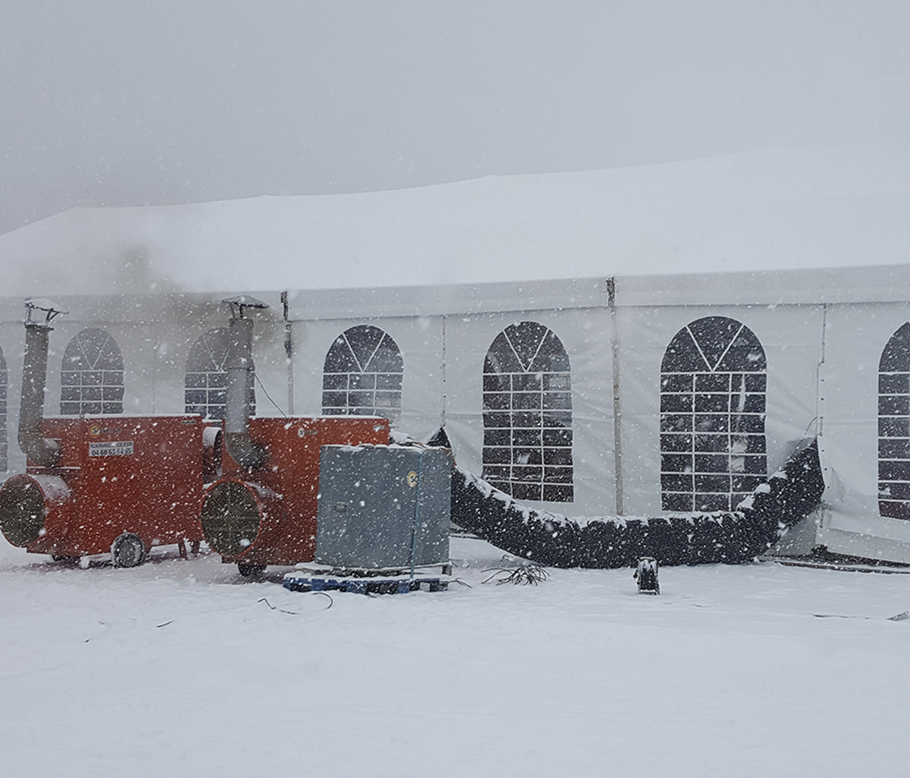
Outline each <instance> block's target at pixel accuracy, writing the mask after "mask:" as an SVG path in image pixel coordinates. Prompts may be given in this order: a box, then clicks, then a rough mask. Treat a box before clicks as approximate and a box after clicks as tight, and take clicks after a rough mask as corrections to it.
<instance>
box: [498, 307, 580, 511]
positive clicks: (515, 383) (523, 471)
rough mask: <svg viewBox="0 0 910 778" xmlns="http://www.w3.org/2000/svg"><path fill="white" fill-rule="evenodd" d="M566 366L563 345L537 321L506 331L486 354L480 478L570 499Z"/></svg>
mask: <svg viewBox="0 0 910 778" xmlns="http://www.w3.org/2000/svg"><path fill="white" fill-rule="evenodd" d="M545 344H546V349H547V351H546V353H545V354H544V353H543V352H544V350H545ZM535 368H536V369H535ZM567 368H568V357H567V355H566V354H565V350H564V349H563V347H562V344H561V343H560V342H559V340H558V339H557V338H556V336H555V335H553V333H552V332H551V331H550V330H548V329H547V328H546V327H542V326H541V325H539V324H536V323H534V322H522V323H521V324H518V325H513V326H511V327H509V328H507V329H506V330H505V331H504V332H502V333H500V335H499V336H498V337H497V338H496V340H494V342H493V345H492V346H491V347H490V350H489V352H488V353H487V359H486V362H485V365H484V376H483V394H482V397H483V422H484V445H483V478H484V479H485V480H486V481H487V482H489V483H491V484H492V485H493V486H495V487H497V488H498V489H501V490H502V491H504V492H506V493H507V494H510V495H511V496H512V497H514V498H516V499H520V500H536V501H552V502H571V501H572V500H573V499H574V485H573V484H574V468H573V462H572V394H571V374H570V372H569V371H568V369H567Z"/></svg>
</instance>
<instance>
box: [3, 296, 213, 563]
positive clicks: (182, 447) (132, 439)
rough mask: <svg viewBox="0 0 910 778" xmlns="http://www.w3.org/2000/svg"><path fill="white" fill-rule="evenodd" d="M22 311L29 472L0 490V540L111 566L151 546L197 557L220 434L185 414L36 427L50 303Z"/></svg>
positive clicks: (23, 437)
mask: <svg viewBox="0 0 910 778" xmlns="http://www.w3.org/2000/svg"><path fill="white" fill-rule="evenodd" d="M26 306H27V316H26V322H25V330H26V350H25V365H24V368H23V377H22V404H21V407H20V417H19V445H20V446H21V448H22V450H23V451H24V452H25V454H26V456H27V457H28V465H27V468H26V473H25V474H21V475H16V476H13V477H11V478H10V479H8V480H7V481H6V483H4V484H3V487H2V488H0V530H2V532H3V535H4V536H5V537H6V539H7V540H8V541H9V542H10V543H12V544H13V545H16V546H21V547H23V548H25V549H26V550H27V551H29V552H32V553H37V554H51V555H53V556H54V557H56V558H58V559H59V558H71V557H81V556H87V555H93V554H102V553H107V552H110V553H111V555H112V557H113V562H114V564H115V565H116V566H120V567H133V566H135V565H138V564H141V563H142V561H143V560H144V559H145V556H146V554H147V552H148V550H149V548H150V547H151V546H155V545H166V544H172V543H176V544H178V545H179V547H180V549H181V554H183V553H185V548H186V544H187V543H190V544H192V545H194V546H195V547H196V548H198V543H199V541H200V540H202V537H203V536H202V527H201V524H200V522H199V504H200V501H201V499H202V487H203V483H204V480H212V479H213V478H214V477H215V476H216V474H215V473H214V472H211V470H212V465H213V463H215V462H217V460H218V456H217V453H218V452H217V448H218V447H219V446H220V440H219V435H218V434H217V433H215V434H213V433H212V431H211V429H208V430H207V428H206V427H205V425H204V424H203V422H202V419H201V418H200V417H199V416H191V415H185V416H121V415H116V416H113V415H111V416H96V417H79V418H49V419H45V418H44V417H43V411H44V389H45V382H46V376H47V350H48V337H49V333H50V331H51V329H52V328H51V326H50V322H51V320H52V319H53V318H54V316H56V315H57V314H58V313H60V311H58V310H56V309H55V307H54V306H53V304H52V303H50V302H49V301H30V302H28V303H26ZM36 311H43V312H44V313H45V314H46V316H45V320H44V321H43V322H41V321H33V320H32V316H33V314H35V312H36ZM206 471H208V472H206Z"/></svg>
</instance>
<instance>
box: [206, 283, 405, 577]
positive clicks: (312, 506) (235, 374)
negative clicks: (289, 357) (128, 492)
mask: <svg viewBox="0 0 910 778" xmlns="http://www.w3.org/2000/svg"><path fill="white" fill-rule="evenodd" d="M224 302H226V303H229V304H230V306H231V314H232V315H231V323H230V331H231V340H230V350H229V355H228V361H227V373H228V385H227V406H226V412H225V422H224V443H225V448H226V450H227V453H228V454H229V457H227V456H226V457H225V472H226V473H229V474H227V475H226V476H225V477H223V478H222V479H220V480H219V481H217V482H216V483H214V484H212V486H211V487H209V488H208V489H207V490H206V493H205V497H204V499H203V502H202V516H201V518H202V527H203V531H204V533H205V539H206V541H207V542H208V544H209V546H211V548H212V549H213V550H215V551H217V552H218V553H219V554H221V555H222V557H223V560H224V561H225V562H231V563H236V564H237V567H238V569H239V570H240V572H241V574H243V575H250V574H253V573H258V572H261V571H262V570H264V569H265V567H266V566H267V565H291V564H297V563H299V562H311V561H312V560H313V557H314V555H315V552H316V513H317V506H318V502H317V498H318V494H319V456H320V450H321V448H322V446H326V445H351V446H356V445H360V444H364V443H367V444H374V445H387V444H388V442H389V423H388V421H386V420H385V419H381V418H367V417H351V416H337V417H320V418H299V417H294V418H284V419H250V402H249V398H250V387H251V382H252V380H253V374H252V367H253V360H252V344H253V322H252V320H251V319H249V318H246V315H245V314H246V311H247V309H249V308H266V307H267V306H266V304H265V303H263V302H260V301H259V300H256V299H255V298H253V297H248V296H240V297H233V298H230V299H228V300H225V301H224ZM231 462H233V463H234V467H233V469H232V468H231V464H230V463H231Z"/></svg>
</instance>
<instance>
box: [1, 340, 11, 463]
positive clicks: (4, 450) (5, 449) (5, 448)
mask: <svg viewBox="0 0 910 778" xmlns="http://www.w3.org/2000/svg"><path fill="white" fill-rule="evenodd" d="M8 379H9V373H8V372H7V369H6V359H5V358H4V357H3V349H0V473H5V472H6V471H7V470H9V433H8V431H7V429H8V428H7V422H6V418H7V417H6V410H7V409H6V388H7V386H8Z"/></svg>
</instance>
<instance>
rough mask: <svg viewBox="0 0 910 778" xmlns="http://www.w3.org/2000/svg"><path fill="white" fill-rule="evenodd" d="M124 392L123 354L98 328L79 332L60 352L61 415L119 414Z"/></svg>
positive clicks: (106, 333)
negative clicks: (61, 354) (61, 353)
mask: <svg viewBox="0 0 910 778" xmlns="http://www.w3.org/2000/svg"><path fill="white" fill-rule="evenodd" d="M124 390H125V387H124V370H123V354H122V352H121V350H120V346H119V345H118V344H117V341H116V340H114V338H113V337H111V335H110V333H109V332H107V331H106V330H103V329H100V328H98V327H88V328H86V329H84V330H81V331H80V332H78V333H77V334H76V335H75V336H74V337H73V338H72V340H70V342H69V343H68V344H67V346H66V350H65V351H64V352H63V360H62V363H61V369H60V414H61V415H62V416H98V415H117V414H121V413H123V395H124Z"/></svg>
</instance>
